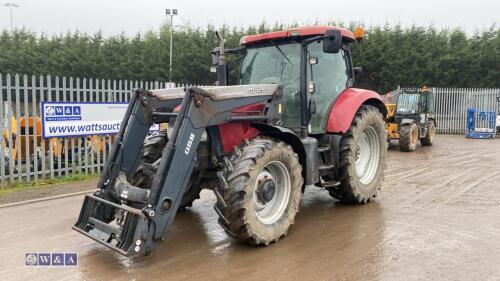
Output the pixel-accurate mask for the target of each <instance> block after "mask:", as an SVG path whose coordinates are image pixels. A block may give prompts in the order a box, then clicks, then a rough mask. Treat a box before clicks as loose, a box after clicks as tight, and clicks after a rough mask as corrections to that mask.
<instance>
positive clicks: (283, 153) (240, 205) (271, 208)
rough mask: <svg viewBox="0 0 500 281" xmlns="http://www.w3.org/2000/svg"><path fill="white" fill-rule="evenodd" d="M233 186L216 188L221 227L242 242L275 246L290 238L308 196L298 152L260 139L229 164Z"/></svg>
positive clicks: (227, 175)
mask: <svg viewBox="0 0 500 281" xmlns="http://www.w3.org/2000/svg"><path fill="white" fill-rule="evenodd" d="M225 162H226V163H225V167H224V178H225V179H226V181H227V183H228V187H229V188H227V189H224V187H223V186H221V187H219V188H216V189H215V193H216V196H217V203H216V205H215V210H216V211H217V213H218V214H219V216H220V218H219V224H220V225H221V226H222V227H223V228H224V229H225V230H226V232H227V233H228V234H229V235H230V236H232V237H234V238H237V239H238V240H240V241H242V242H246V243H249V244H253V245H266V246H267V245H269V244H270V243H272V242H276V241H278V240H279V239H280V238H281V237H282V236H284V235H286V234H287V232H288V229H289V228H290V226H291V225H293V223H294V221H295V215H296V214H297V212H298V210H299V202H300V197H301V194H302V191H301V189H302V184H303V179H302V174H301V172H302V167H301V166H300V164H299V160H298V156H297V154H296V153H295V152H294V151H293V149H292V147H290V146H289V145H287V144H285V143H284V142H278V141H275V140H272V139H264V138H262V139H254V140H252V141H250V142H249V143H247V144H246V145H244V146H243V147H242V148H239V149H236V150H235V152H234V153H233V155H232V156H231V157H230V158H229V159H227V161H225Z"/></svg>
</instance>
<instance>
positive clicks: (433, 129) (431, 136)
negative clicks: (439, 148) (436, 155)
mask: <svg viewBox="0 0 500 281" xmlns="http://www.w3.org/2000/svg"><path fill="white" fill-rule="evenodd" d="M435 135H436V127H434V125H431V126H429V139H430V140H431V142H434V136H435Z"/></svg>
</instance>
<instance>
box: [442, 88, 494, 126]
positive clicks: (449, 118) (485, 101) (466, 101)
mask: <svg viewBox="0 0 500 281" xmlns="http://www.w3.org/2000/svg"><path fill="white" fill-rule="evenodd" d="M432 91H433V92H434V93H435V95H436V100H435V105H436V117H437V120H436V121H437V132H438V133H441V134H464V133H465V131H466V126H467V109H468V108H471V107H473V108H476V109H477V110H478V111H493V112H500V108H499V106H500V105H499V102H498V100H497V98H498V97H500V89H479V88H432Z"/></svg>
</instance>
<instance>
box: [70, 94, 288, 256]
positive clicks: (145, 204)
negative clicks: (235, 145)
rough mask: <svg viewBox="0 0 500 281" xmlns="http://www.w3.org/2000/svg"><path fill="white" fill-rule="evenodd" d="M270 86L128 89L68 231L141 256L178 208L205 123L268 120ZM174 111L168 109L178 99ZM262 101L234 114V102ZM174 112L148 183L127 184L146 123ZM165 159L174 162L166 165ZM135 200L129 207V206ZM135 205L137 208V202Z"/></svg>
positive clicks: (272, 103) (272, 112)
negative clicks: (105, 154)
mask: <svg viewBox="0 0 500 281" xmlns="http://www.w3.org/2000/svg"><path fill="white" fill-rule="evenodd" d="M279 93H280V87H279V86H278V85H245V86H229V87H212V88H206V89H203V88H197V87H191V88H187V89H186V92H185V95H182V94H181V93H179V89H173V90H172V91H169V90H163V92H158V93H154V92H150V91H145V90H136V91H135V93H134V96H133V98H132V100H131V102H130V104H129V107H128V109H127V112H126V115H125V117H124V119H123V123H122V127H121V129H120V132H119V133H118V136H117V141H116V142H115V144H114V146H113V148H112V151H111V154H110V158H109V159H108V161H107V163H106V166H105V167H104V172H103V174H102V175H101V178H100V180H99V183H98V189H99V190H98V191H97V192H96V193H94V194H93V195H87V196H86V197H85V200H84V204H83V207H82V210H81V213H80V216H79V218H78V221H77V222H76V224H75V225H74V226H73V229H74V230H76V231H78V232H80V233H82V234H84V235H86V236H88V237H90V238H92V239H94V240H96V241H97V242H99V243H101V244H104V245H105V246H107V247H109V248H112V249H114V250H116V251H118V252H120V253H121V254H123V255H127V256H129V255H135V254H143V255H147V254H149V252H151V251H152V250H153V249H154V248H155V247H156V246H157V245H158V243H159V242H160V241H161V240H163V238H164V236H165V233H166V232H167V230H168V229H169V227H170V225H171V224H172V222H173V220H174V218H175V215H176V213H177V210H178V208H179V205H180V202H181V199H182V195H183V194H184V193H185V191H186V187H187V185H188V181H189V178H190V176H191V174H192V171H193V166H194V164H195V159H196V151H197V148H198V144H199V142H200V139H201V137H202V134H203V133H204V131H205V129H206V128H207V127H209V126H215V125H218V124H221V123H227V122H231V121H238V122H241V121H255V120H258V121H268V123H270V124H272V122H273V120H279V118H276V116H275V114H276V110H275V109H274V108H275V105H276V102H275V101H276V100H277V98H278V97H279V96H280V94H279ZM181 100H182V104H181V107H180V108H181V109H180V111H179V112H178V113H174V112H172V109H173V108H174V107H175V106H176V105H179V103H180V101H181ZM256 103H260V104H264V105H265V107H266V109H265V110H264V114H263V115H250V116H239V115H238V116H235V115H233V114H231V111H233V110H234V109H235V108H240V107H243V106H248V105H252V104H256ZM168 117H175V118H176V122H175V125H174V128H173V131H172V135H171V136H170V140H169V142H168V144H167V145H166V147H165V149H164V151H163V156H162V157H161V161H159V164H158V166H157V167H151V169H152V170H153V171H156V172H155V176H154V181H153V183H152V185H151V188H150V189H143V188H139V187H135V186H132V185H130V184H129V183H128V182H127V180H126V179H127V178H130V177H131V175H132V174H133V172H134V171H135V169H136V164H137V162H138V159H139V158H140V156H141V148H142V143H143V141H144V139H145V138H146V136H147V134H148V132H149V128H150V127H151V125H152V124H153V123H155V122H156V123H158V122H162V120H163V121H164V120H165V118H168ZM172 163H175V165H173V164H172ZM134 206H135V207H134ZM137 206H140V208H137Z"/></svg>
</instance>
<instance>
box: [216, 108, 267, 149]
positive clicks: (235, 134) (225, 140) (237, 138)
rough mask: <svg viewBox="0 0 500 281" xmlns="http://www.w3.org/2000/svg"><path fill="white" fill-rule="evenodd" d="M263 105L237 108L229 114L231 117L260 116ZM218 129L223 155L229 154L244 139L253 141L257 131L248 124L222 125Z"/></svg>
mask: <svg viewBox="0 0 500 281" xmlns="http://www.w3.org/2000/svg"><path fill="white" fill-rule="evenodd" d="M264 107H265V104H263V103H260V104H251V105H247V106H243V107H240V108H237V109H235V110H233V111H232V112H231V114H232V115H256V114H261V113H262V112H263V110H264ZM217 127H218V128H219V134H220V140H221V143H222V149H223V150H224V153H229V152H231V150H232V149H233V147H234V146H238V145H240V144H241V143H242V142H243V140H245V139H249V140H251V139H253V138H254V137H255V136H256V135H258V134H259V131H258V130H257V129H255V128H254V127H252V126H250V123H248V122H239V123H224V124H220V125H218V126H217Z"/></svg>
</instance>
